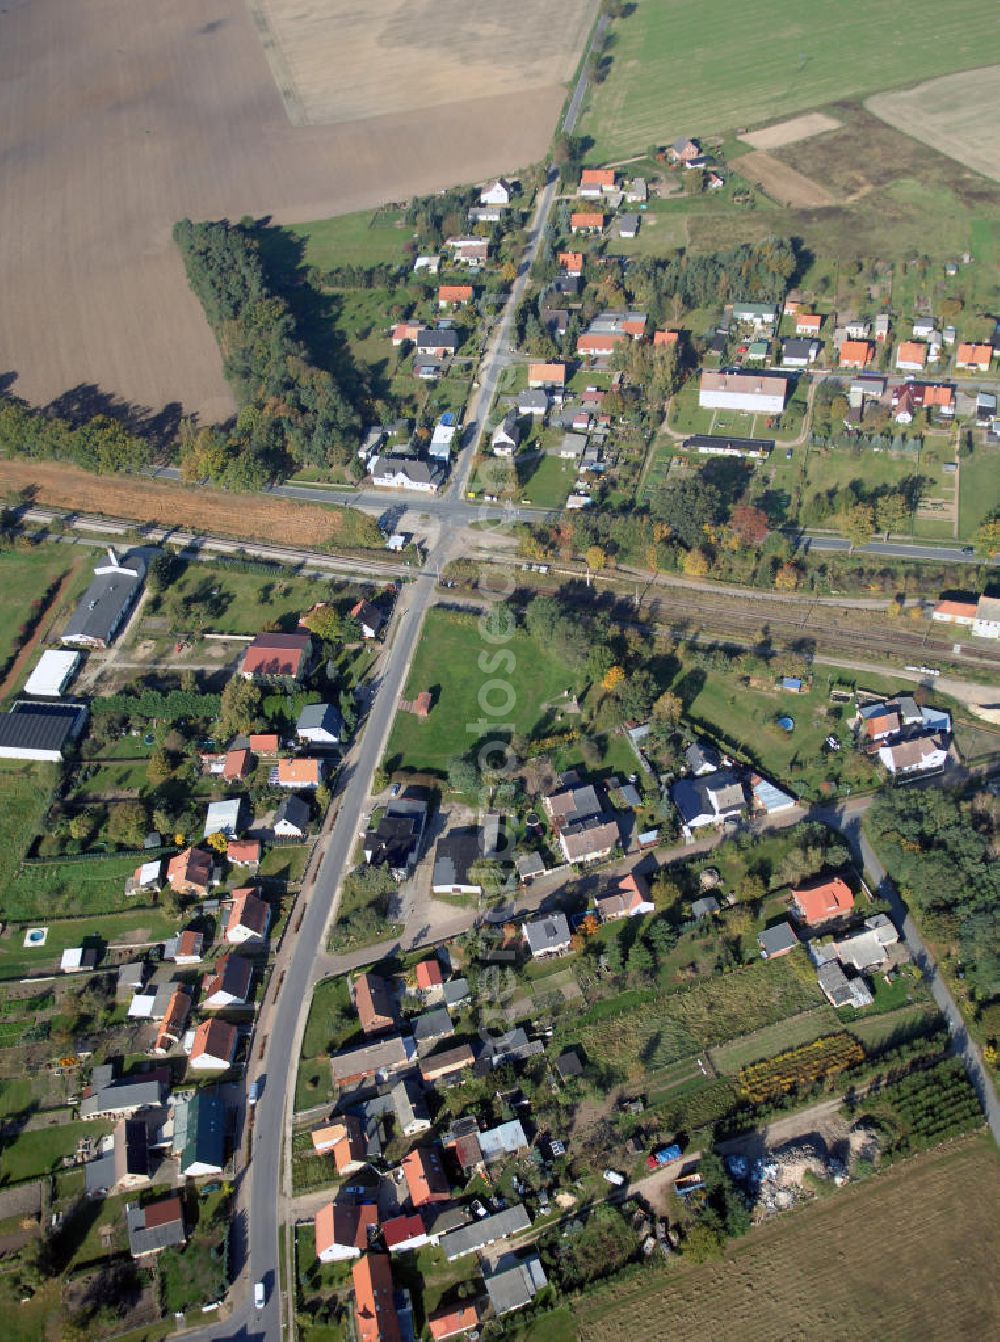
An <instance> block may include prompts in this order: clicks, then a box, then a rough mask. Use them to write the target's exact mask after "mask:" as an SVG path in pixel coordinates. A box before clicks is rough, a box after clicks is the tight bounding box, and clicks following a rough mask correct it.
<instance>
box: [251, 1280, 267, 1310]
mask: <svg viewBox="0 0 1000 1342" xmlns="http://www.w3.org/2000/svg"><path fill="white" fill-rule="evenodd" d="M266 1303H267V1289H266V1287H265V1286H264V1283H263V1282H262V1281H258V1282H254V1288H253V1307H254V1309H263V1308H264V1305H265V1304H266Z"/></svg>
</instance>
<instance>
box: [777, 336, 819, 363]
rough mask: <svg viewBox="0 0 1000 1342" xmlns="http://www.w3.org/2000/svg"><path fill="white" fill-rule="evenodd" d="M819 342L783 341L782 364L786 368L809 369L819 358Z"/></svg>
mask: <svg viewBox="0 0 1000 1342" xmlns="http://www.w3.org/2000/svg"><path fill="white" fill-rule="evenodd" d="M819 351H820V344H819V341H818V340H783V341H782V342H781V362H782V365H783V366H784V367H785V368H808V367H810V365H812V364H814V363H815V362H816V360H817V358H818V357H819Z"/></svg>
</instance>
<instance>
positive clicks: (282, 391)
mask: <svg viewBox="0 0 1000 1342" xmlns="http://www.w3.org/2000/svg"><path fill="white" fill-rule="evenodd" d="M174 241H175V242H176V244H177V246H178V248H179V250H180V253H181V256H182V258H183V260H184V266H185V269H186V271H187V276H188V283H189V284H190V286H191V289H192V290H193V292H194V294H195V296H196V297H197V298H198V300H199V302H200V303H201V305H202V307H203V309H204V311H205V316H206V317H207V318H208V321H209V324H210V325H211V327H212V329H213V331H214V332H215V336H216V339H217V340H218V342H219V347H220V349H221V351H222V358H223V372H224V374H225V377H226V380H227V381H228V383H229V385H230V386H231V387H232V389H233V394H234V396H235V397H236V402H237V405H238V407H239V413H238V415H237V417H236V422H235V424H234V425H233V426H232V427H231V428H230V429H229V430H228V431H225V432H221V431H213V430H208V429H206V430H202V431H201V432H200V433H191V432H189V433H187V434H185V435H182V440H181V465H182V470H183V472H184V477H185V479H187V480H190V481H194V480H198V479H206V478H207V479H210V480H212V481H213V482H215V483H217V484H220V485H222V486H224V487H227V488H235V489H259V488H260V487H262V486H263V485H266V484H267V483H269V482H270V481H271V480H274V479H276V478H280V477H281V476H284V475H287V474H288V473H289V472H291V471H293V470H295V469H296V468H297V467H299V466H303V465H307V464H309V465H318V466H328V465H345V464H347V463H348V462H350V461H351V460H352V458H353V456H354V449H355V446H356V444H357V440H358V435H359V432H360V424H361V421H360V417H359V415H358V411H357V409H356V408H355V406H354V405H352V403H351V401H350V399H349V398H348V396H347V395H346V394H345V392H344V390H343V388H342V387H341V386H340V385H338V383H337V381H336V380H335V378H334V377H333V375H332V374H331V373H329V372H328V371H326V370H325V369H322V368H317V367H316V365H315V364H313V363H312V362H311V361H310V359H309V357H308V354H307V352H306V349H305V346H304V345H303V344H302V342H301V341H300V340H299V339H298V338H297V336H296V332H295V321H294V318H293V316H292V312H291V309H290V308H289V306H288V303H287V302H286V300H285V299H284V298H283V297H281V296H280V295H277V294H275V293H273V292H271V290H270V289H269V287H268V284H267V280H266V277H265V273H264V268H263V265H262V263H261V259H260V255H259V252H258V248H257V243H256V241H255V240H254V238H253V237H251V236H250V234H249V233H248V232H247V231H246V230H245V229H244V228H242V227H241V226H239V225H233V224H230V223H229V222H228V221H226V220H221V221H218V222H207V223H199V224H195V223H192V222H191V220H190V219H181V220H180V221H179V222H178V223H177V224H176V225H175V226H174Z"/></svg>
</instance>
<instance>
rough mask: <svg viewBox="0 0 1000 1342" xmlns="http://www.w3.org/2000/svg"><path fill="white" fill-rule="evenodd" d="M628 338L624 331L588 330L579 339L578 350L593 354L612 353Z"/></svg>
mask: <svg viewBox="0 0 1000 1342" xmlns="http://www.w3.org/2000/svg"><path fill="white" fill-rule="evenodd" d="M627 338H628V337H627V336H626V335H625V332H624V331H599V332H593V331H587V332H585V333H584V334H583V335H582V336H580V338H579V339H578V340H577V342H576V352H577V354H589V355H593V356H597V355H601V354H610V353H611V352H612V351H613V350H614V347H615V346H616V345H620V344H621V343H622V341H623V340H626V339H627Z"/></svg>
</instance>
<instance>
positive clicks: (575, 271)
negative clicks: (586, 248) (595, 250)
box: [559, 252, 583, 275]
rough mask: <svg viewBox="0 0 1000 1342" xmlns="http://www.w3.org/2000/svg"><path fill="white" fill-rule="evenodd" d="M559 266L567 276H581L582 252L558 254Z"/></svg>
mask: <svg viewBox="0 0 1000 1342" xmlns="http://www.w3.org/2000/svg"><path fill="white" fill-rule="evenodd" d="M559 265H560V266H561V268H562V269H563V270H565V271H566V273H567V274H568V275H582V274H583V252H560V253H559Z"/></svg>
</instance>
